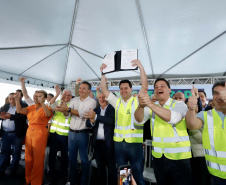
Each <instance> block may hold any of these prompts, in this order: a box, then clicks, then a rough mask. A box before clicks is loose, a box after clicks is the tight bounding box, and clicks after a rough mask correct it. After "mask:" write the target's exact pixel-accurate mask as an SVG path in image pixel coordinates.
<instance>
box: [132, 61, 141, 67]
mask: <svg viewBox="0 0 226 185" xmlns="http://www.w3.org/2000/svg"><path fill="white" fill-rule="evenodd" d="M131 63H132V66H133V67H134V66H137V67H138V68H139V69H140V68H142V67H143V66H142V64H141V62H140V60H132V61H131Z"/></svg>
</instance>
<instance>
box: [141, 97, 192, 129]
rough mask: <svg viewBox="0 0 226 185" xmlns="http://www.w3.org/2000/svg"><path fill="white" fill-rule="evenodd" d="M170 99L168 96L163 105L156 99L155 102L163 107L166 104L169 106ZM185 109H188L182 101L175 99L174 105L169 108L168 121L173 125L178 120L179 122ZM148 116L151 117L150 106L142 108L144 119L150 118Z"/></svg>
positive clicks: (184, 113)
mask: <svg viewBox="0 0 226 185" xmlns="http://www.w3.org/2000/svg"><path fill="white" fill-rule="evenodd" d="M171 100H172V99H171V98H169V99H168V100H167V101H166V103H165V104H164V105H163V106H161V105H160V104H159V102H158V101H157V102H155V104H156V105H158V106H161V107H163V108H165V107H166V106H170V103H171ZM187 110H188V107H187V105H186V104H185V103H184V102H182V101H177V102H176V104H175V107H174V108H172V109H171V110H170V111H171V119H170V121H169V122H168V123H170V124H172V125H174V124H177V123H178V122H180V121H181V120H182V119H183V118H184V117H185V115H186V112H187ZM150 117H151V112H150V108H149V107H145V108H144V121H145V122H146V121H147V120H148V119H150ZM142 123H143V122H142Z"/></svg>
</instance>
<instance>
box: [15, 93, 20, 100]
mask: <svg viewBox="0 0 226 185" xmlns="http://www.w3.org/2000/svg"><path fill="white" fill-rule="evenodd" d="M14 98H15V99H16V100H17V99H21V92H16V93H15V94H14Z"/></svg>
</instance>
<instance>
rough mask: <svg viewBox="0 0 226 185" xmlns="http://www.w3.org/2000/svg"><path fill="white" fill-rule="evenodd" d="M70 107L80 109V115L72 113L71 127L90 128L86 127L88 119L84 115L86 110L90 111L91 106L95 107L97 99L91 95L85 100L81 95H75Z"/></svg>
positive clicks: (73, 128)
mask: <svg viewBox="0 0 226 185" xmlns="http://www.w3.org/2000/svg"><path fill="white" fill-rule="evenodd" d="M69 107H70V108H72V109H74V110H78V113H79V117H78V116H76V115H73V114H72V117H71V122H70V128H71V129H72V130H83V129H90V128H88V127H86V119H85V118H83V115H84V113H85V112H86V111H90V109H89V108H91V109H95V107H96V101H95V100H94V99H92V98H90V97H89V96H88V97H87V98H86V99H84V100H83V101H82V100H81V99H80V97H75V98H73V99H72V100H71V102H70V105H69Z"/></svg>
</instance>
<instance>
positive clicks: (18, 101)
mask: <svg viewBox="0 0 226 185" xmlns="http://www.w3.org/2000/svg"><path fill="white" fill-rule="evenodd" d="M21 110H22V107H21V104H20V100H19V99H17V100H16V111H17V113H20V114H21Z"/></svg>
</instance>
